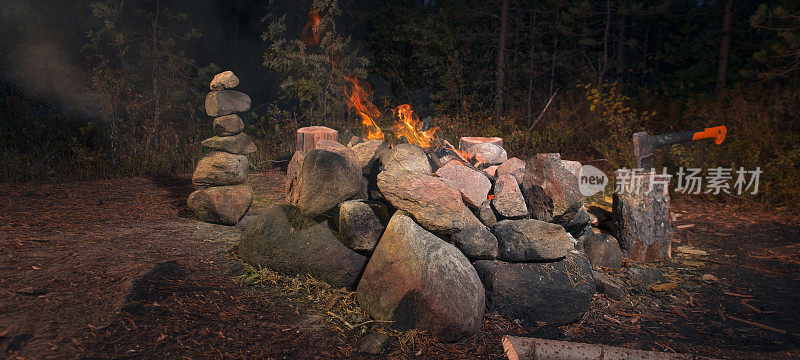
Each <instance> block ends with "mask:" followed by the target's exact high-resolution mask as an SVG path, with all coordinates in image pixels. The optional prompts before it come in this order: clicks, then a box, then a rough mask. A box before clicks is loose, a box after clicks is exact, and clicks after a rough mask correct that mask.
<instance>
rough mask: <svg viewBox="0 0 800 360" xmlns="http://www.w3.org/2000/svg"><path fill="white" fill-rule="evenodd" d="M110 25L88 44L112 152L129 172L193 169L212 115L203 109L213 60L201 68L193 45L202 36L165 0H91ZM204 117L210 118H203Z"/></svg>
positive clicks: (97, 14)
mask: <svg viewBox="0 0 800 360" xmlns="http://www.w3.org/2000/svg"><path fill="white" fill-rule="evenodd" d="M91 9H92V13H93V15H94V16H95V17H96V18H97V19H99V20H101V21H102V24H103V26H102V27H100V28H98V29H94V30H92V31H90V32H89V34H88V42H87V43H86V45H85V46H84V51H85V52H86V53H87V54H88V59H89V62H90V66H91V78H90V79H91V83H92V90H93V91H94V93H95V96H96V97H97V98H98V99H99V100H100V102H101V103H102V104H104V106H103V107H102V109H100V117H101V119H102V124H101V125H102V126H103V127H104V131H105V132H106V139H107V146H108V147H109V148H110V149H109V154H110V156H112V157H116V158H115V159H113V161H114V162H115V163H117V165H118V168H117V169H118V172H119V173H121V174H167V173H174V172H176V171H188V170H189V169H191V166H192V165H193V163H194V159H195V158H196V157H197V156H198V153H199V149H198V147H197V145H196V143H197V142H198V137H199V136H200V135H201V133H200V132H201V130H199V129H200V128H199V127H198V125H205V126H203V128H207V127H208V124H207V120H206V119H205V118H200V117H199V116H198V111H197V110H198V109H199V108H200V106H201V101H202V99H203V95H202V90H201V89H203V88H204V87H205V81H204V80H206V79H208V78H210V75H211V74H212V73H213V72H214V71H216V67H215V66H214V65H213V64H212V65H210V66H207V67H205V68H201V67H199V66H198V65H197V64H196V63H195V61H194V60H193V59H192V58H190V57H189V56H187V55H186V49H187V48H188V47H189V46H191V44H192V42H193V41H195V40H197V39H198V38H199V36H200V34H199V33H198V31H197V30H196V29H195V28H192V27H191V25H190V24H189V23H188V22H187V20H188V16H187V15H186V14H183V13H176V12H173V11H171V10H170V9H169V8H166V7H163V6H161V4H160V2H158V1H155V2H149V3H144V4H142V5H141V7H137V6H136V5H133V4H131V3H125V2H122V1H114V0H106V1H101V2H93V3H92V4H91ZM201 119H202V120H201Z"/></svg>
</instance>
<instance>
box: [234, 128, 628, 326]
mask: <svg viewBox="0 0 800 360" xmlns="http://www.w3.org/2000/svg"><path fill="white" fill-rule="evenodd" d="M480 146H481V148H480V149H473V150H474V152H475V153H478V152H480V153H481V154H482V158H483V160H484V161H483V163H482V164H481V165H480V167H479V168H478V167H475V166H474V165H471V164H464V163H458V162H457V161H456V162H455V163H454V162H448V163H446V164H444V166H442V167H439V168H437V167H436V166H435V165H433V164H434V163H436V161H434V160H433V159H432V158H429V156H430V155H429V154H430V153H431V152H430V151H428V153H426V151H425V150H423V149H422V148H420V147H418V146H416V145H412V144H398V145H394V146H390V145H389V144H388V143H386V142H384V141H383V140H369V141H366V142H363V141H351V142H350V143H349V145H348V146H345V145H342V144H340V143H338V142H336V141H331V140H321V141H319V142H318V143H317V144H316V146H315V148H314V149H312V150H310V151H308V152H303V151H298V152H297V153H295V155H294V157H293V158H292V160H291V162H290V164H289V165H288V171H287V180H286V192H287V194H286V198H287V201H286V203H285V204H284V205H280V206H276V207H272V208H270V209H268V210H267V211H266V212H265V213H264V214H261V215H259V216H258V217H256V218H254V219H253V220H252V222H250V223H249V224H248V226H247V227H246V229H245V231H244V234H243V235H242V238H241V240H240V242H239V244H238V245H237V251H238V253H239V254H240V256H241V257H242V258H243V259H244V260H245V261H247V262H248V263H250V264H252V265H253V266H255V267H258V268H261V267H265V268H270V269H273V270H276V271H279V272H283V273H287V274H310V275H312V276H313V277H314V278H316V279H319V280H323V281H326V282H328V283H329V284H331V285H332V286H334V287H337V288H340V287H345V288H350V289H356V297H357V300H358V303H359V305H360V306H361V307H362V308H363V309H365V310H366V311H367V312H368V313H369V314H370V316H372V317H373V318H374V319H376V320H385V321H392V322H393V326H396V327H398V328H401V329H409V328H418V329H422V330H426V331H428V332H429V333H431V334H433V335H434V336H436V337H437V338H438V339H439V340H441V341H454V340H458V339H461V338H464V337H466V336H469V335H471V334H474V333H476V332H478V331H479V330H480V328H481V323H482V319H483V316H484V312H485V311H486V309H487V308H488V310H489V311H493V312H497V313H500V314H501V315H503V316H505V317H507V318H510V319H515V320H519V321H521V322H523V323H525V324H528V325H536V324H537V323H541V322H545V323H550V324H566V323H570V322H573V321H575V320H577V319H579V318H580V317H581V316H583V314H584V313H586V312H587V311H588V309H589V304H590V302H591V299H592V296H593V295H594V293H595V289H596V285H595V280H594V277H593V275H592V267H591V265H590V261H589V259H588V258H587V255H586V254H585V253H584V252H582V251H579V250H577V249H576V248H577V247H580V246H577V245H576V244H579V243H581V241H580V240H579V239H585V238H587V237H591V236H592V235H594V234H595V231H593V230H592V226H591V224H590V221H591V218H590V216H589V214H587V213H586V210H585V209H584V206H583V200H584V199H583V197H582V196H581V194H580V191H579V188H578V179H577V177H576V176H575V174H574V173H573V172H571V171H570V170H568V168H567V166H565V165H569V166H571V165H575V164H570V163H565V162H562V160H561V157H560V155H559V154H538V155H536V156H534V157H533V158H531V159H529V160H527V161H523V160H521V159H518V158H511V159H508V156H507V154H506V151H505V150H503V149H502V144H501V143H498V144H488V145H480ZM429 150H430V149H429ZM578 165H580V164H578ZM573 171H574V169H573ZM600 240H602V241H603V244H602V245H605V244H606V242H605V241H606V240H607V239H606V238H601V239H600ZM589 243H591V244H594V242H592V241H589ZM588 246H590V247H591V246H594V245H588ZM618 250H619V249H618V248H617V251H618Z"/></svg>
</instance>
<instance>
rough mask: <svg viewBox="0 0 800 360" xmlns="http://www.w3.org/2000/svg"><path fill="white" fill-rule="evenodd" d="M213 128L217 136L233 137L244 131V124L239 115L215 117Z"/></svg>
mask: <svg viewBox="0 0 800 360" xmlns="http://www.w3.org/2000/svg"><path fill="white" fill-rule="evenodd" d="M212 127H213V128H214V133H215V134H217V136H231V135H236V134H238V133H240V132H242V130H244V122H242V118H240V117H239V115H236V114H230V115H225V116H219V117H215V118H214V123H213V125H212Z"/></svg>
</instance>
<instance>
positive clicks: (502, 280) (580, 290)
mask: <svg viewBox="0 0 800 360" xmlns="http://www.w3.org/2000/svg"><path fill="white" fill-rule="evenodd" d="M473 265H475V269H476V270H477V271H478V274H479V275H480V277H481V280H482V281H483V285H484V286H485V287H486V299H487V304H488V307H489V309H490V310H492V311H496V312H498V313H499V314H501V315H503V316H504V317H506V318H510V319H519V320H521V321H522V322H523V323H524V324H526V325H528V326H535V325H538V324H537V322H546V323H552V324H559V325H562V324H568V323H571V322H573V321H575V320H577V319H579V318H580V317H581V316H583V314H585V313H586V312H587V311H588V310H589V304H590V302H591V300H592V295H593V294H594V291H595V286H594V280H593V279H592V269H591V266H590V265H589V262H588V261H587V260H586V257H585V256H583V254H580V253H578V252H575V251H573V252H570V253H569V254H568V255H567V257H566V258H565V259H563V260H560V261H557V262H549V263H507V262H500V261H488V260H480V261H476V262H475V263H474V264H473Z"/></svg>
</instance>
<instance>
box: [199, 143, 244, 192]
mask: <svg viewBox="0 0 800 360" xmlns="http://www.w3.org/2000/svg"><path fill="white" fill-rule="evenodd" d="M248 165H249V164H248V161H247V156H244V155H239V154H230V153H227V152H224V151H212V152H210V153H208V155H206V156H205V157H204V158H202V159H200V161H199V162H198V163H197V167H196V168H195V169H194V174H193V175H192V183H193V184H195V185H196V186H222V185H238V184H241V183H244V182H245V181H246V180H247V174H248Z"/></svg>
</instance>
